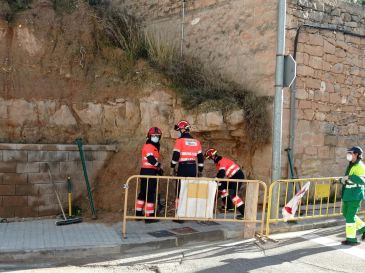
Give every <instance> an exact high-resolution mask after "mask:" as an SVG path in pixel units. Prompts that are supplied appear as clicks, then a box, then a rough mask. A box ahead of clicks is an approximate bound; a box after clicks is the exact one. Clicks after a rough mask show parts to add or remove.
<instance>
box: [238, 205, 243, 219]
mask: <svg viewBox="0 0 365 273" xmlns="http://www.w3.org/2000/svg"><path fill="white" fill-rule="evenodd" d="M237 210H238V211H239V212H240V213H241V215H242V216H243V217H245V204H243V205H241V206H239V207H237Z"/></svg>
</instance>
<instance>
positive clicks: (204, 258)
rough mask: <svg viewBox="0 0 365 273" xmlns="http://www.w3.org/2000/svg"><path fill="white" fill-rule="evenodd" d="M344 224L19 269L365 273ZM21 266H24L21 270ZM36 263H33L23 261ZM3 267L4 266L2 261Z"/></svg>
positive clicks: (42, 272) (362, 252)
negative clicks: (262, 238)
mask: <svg viewBox="0 0 365 273" xmlns="http://www.w3.org/2000/svg"><path fill="white" fill-rule="evenodd" d="M343 236H344V234H343V227H336V228H327V229H321V230H312V231H305V232H295V233H287V234H279V235H276V236H273V238H275V239H277V240H278V242H267V243H265V244H262V243H260V242H258V241H256V240H248V241H238V242H227V241H225V242H221V243H212V244H206V245H200V246H196V245H191V246H187V247H184V248H180V249H172V250H168V251H161V252H158V253H153V254H151V253H145V254H142V253H141V255H139V256H133V257H124V258H122V259H120V258H118V257H109V260H106V259H107V258H106V257H95V258H93V259H88V260H77V261H73V262H72V263H73V265H66V264H63V265H58V266H57V267H55V266H50V265H48V266H47V264H43V265H33V266H35V267H37V266H38V267H41V266H44V267H47V268H37V269H25V270H17V268H14V267H13V268H10V266H11V265H8V266H9V267H8V270H11V271H13V272H26V273H29V272H36V273H46V272H47V273H48V272H49V273H53V272H101V273H103V272H130V273H134V272H138V273H145V272H146V273H147V272H148V273H151V272H156V273H164V272H169V273H170V272H201V273H205V272H209V273H210V272H213V273H215V272H216V273H222V272H224V273H230V272H232V273H238V272H239V273H243V272H281V273H286V272H288V273H289V272H290V273H293V272H295V273H302V272H303V273H304V272H310V273H313V272H316V273H322V272H331V273H332V272H354V273H355V272H356V273H359V272H364V268H365V242H364V243H363V244H362V245H360V246H356V247H345V246H341V245H340V243H339V242H340V241H341V240H342V238H343ZM19 266H20V265H18V269H19ZM22 266H24V267H30V266H31V264H28V265H27V264H23V265H22ZM0 268H1V265H0Z"/></svg>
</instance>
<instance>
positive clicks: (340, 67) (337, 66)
mask: <svg viewBox="0 0 365 273" xmlns="http://www.w3.org/2000/svg"><path fill="white" fill-rule="evenodd" d="M343 70H344V66H343V64H342V63H337V64H335V65H334V66H333V67H332V72H333V73H336V74H342V73H343Z"/></svg>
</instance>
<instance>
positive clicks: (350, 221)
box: [339, 146, 365, 246]
mask: <svg viewBox="0 0 365 273" xmlns="http://www.w3.org/2000/svg"><path fill="white" fill-rule="evenodd" d="M362 154H363V150H362V149H361V148H360V147H359V146H354V147H352V148H350V149H348V150H347V155H346V159H347V160H348V161H349V165H348V167H347V169H346V173H345V176H344V177H342V178H341V179H340V180H339V182H340V183H341V184H342V185H343V186H342V202H343V204H342V214H343V216H344V217H345V219H346V240H344V241H342V242H341V243H342V244H343V245H350V246H353V245H358V244H360V243H359V242H358V241H357V238H356V231H357V232H358V233H360V234H362V237H361V239H362V240H363V241H364V240H365V223H364V222H363V221H361V219H360V218H359V217H358V216H357V215H356V212H357V211H358V209H359V208H360V205H361V200H362V199H364V181H365V178H364V176H365V165H364V163H363V162H362V158H363V156H362Z"/></svg>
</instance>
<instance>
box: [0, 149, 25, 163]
mask: <svg viewBox="0 0 365 273" xmlns="http://www.w3.org/2000/svg"><path fill="white" fill-rule="evenodd" d="M27 160H28V154H27V152H26V151H16V150H15V151H14V150H10V151H7V150H5V151H3V161H5V162H7V161H10V162H13V161H17V162H26V161H27Z"/></svg>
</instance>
